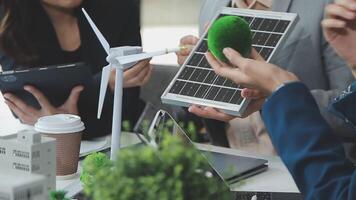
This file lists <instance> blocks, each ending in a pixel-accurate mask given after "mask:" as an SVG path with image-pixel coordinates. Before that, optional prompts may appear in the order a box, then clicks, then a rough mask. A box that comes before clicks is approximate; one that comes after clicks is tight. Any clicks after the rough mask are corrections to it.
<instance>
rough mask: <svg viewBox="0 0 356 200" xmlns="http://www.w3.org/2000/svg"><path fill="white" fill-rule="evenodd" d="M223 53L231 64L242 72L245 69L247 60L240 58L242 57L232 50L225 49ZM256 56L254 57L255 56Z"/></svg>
mask: <svg viewBox="0 0 356 200" xmlns="http://www.w3.org/2000/svg"><path fill="white" fill-rule="evenodd" d="M223 53H224V54H225V56H226V58H227V59H228V60H229V61H230V63H231V64H233V65H234V66H236V67H238V68H240V69H241V70H244V68H246V67H247V65H248V62H249V59H246V58H244V57H242V55H241V54H240V53H239V52H237V51H235V50H234V49H232V48H225V49H224V51H223ZM255 56H256V55H255Z"/></svg>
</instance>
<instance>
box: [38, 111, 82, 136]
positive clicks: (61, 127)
mask: <svg viewBox="0 0 356 200" xmlns="http://www.w3.org/2000/svg"><path fill="white" fill-rule="evenodd" d="M84 129H85V127H84V123H83V122H82V120H81V118H80V117H79V116H76V115H69V114H58V115H51V116H45V117H41V118H39V119H38V121H37V123H36V124H35V130H36V131H38V132H41V133H49V134H67V133H77V132H81V131H83V130H84Z"/></svg>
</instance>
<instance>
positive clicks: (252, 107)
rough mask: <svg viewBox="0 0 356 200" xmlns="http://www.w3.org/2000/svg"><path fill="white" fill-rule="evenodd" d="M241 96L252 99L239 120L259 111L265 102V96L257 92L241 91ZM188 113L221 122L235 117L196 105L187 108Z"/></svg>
mask: <svg viewBox="0 0 356 200" xmlns="http://www.w3.org/2000/svg"><path fill="white" fill-rule="evenodd" d="M241 96H242V97H244V98H248V99H252V100H251V102H250V104H249V105H248V107H247V108H246V110H245V112H244V114H243V115H242V116H240V118H245V117H248V116H250V115H251V114H252V113H255V112H257V111H259V110H261V108H262V105H263V103H264V102H265V95H264V94H262V93H261V92H259V91H258V90H251V89H247V88H246V89H243V90H242V92H241ZM188 111H189V112H190V113H193V114H195V115H197V116H199V117H202V118H207V119H214V120H218V121H223V122H230V121H231V120H233V119H235V118H236V116H232V115H228V114H226V113H223V112H220V111H219V110H217V109H215V108H211V107H200V106H197V105H192V106H190V107H189V109H188Z"/></svg>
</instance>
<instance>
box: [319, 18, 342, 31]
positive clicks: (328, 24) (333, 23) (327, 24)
mask: <svg viewBox="0 0 356 200" xmlns="http://www.w3.org/2000/svg"><path fill="white" fill-rule="evenodd" d="M321 25H322V26H323V27H324V28H326V29H333V28H337V29H338V28H345V27H346V22H345V21H343V20H340V19H324V20H323V21H322V22H321Z"/></svg>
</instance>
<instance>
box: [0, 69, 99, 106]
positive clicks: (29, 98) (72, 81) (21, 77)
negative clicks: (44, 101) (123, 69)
mask: <svg viewBox="0 0 356 200" xmlns="http://www.w3.org/2000/svg"><path fill="white" fill-rule="evenodd" d="M25 85H32V86H34V87H36V88H37V89H39V90H40V91H41V92H43V93H44V95H45V96H46V97H47V98H48V100H49V101H50V102H51V104H52V105H53V106H55V107H58V106H61V105H62V104H63V103H64V102H65V101H66V100H67V98H68V96H69V95H70V92H71V90H72V88H73V87H75V86H77V85H83V86H84V90H83V91H82V93H81V96H80V98H81V99H84V98H85V99H89V98H90V99H91V98H94V94H95V87H94V80H93V75H92V73H91V71H90V67H88V66H87V65H85V64H84V63H74V64H66V65H56V66H47V67H39V68H31V69H26V70H15V71H5V72H2V73H0V90H1V92H2V93H3V94H5V93H12V94H14V95H16V96H17V97H19V98H20V99H22V100H23V101H25V102H26V103H27V104H28V105H30V106H33V107H35V108H37V109H39V108H40V105H39V103H38V102H37V100H36V99H35V98H34V96H33V95H32V94H30V93H29V92H27V91H25V90H24V89H23V88H24V86H25ZM95 99H97V98H96V97H95Z"/></svg>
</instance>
